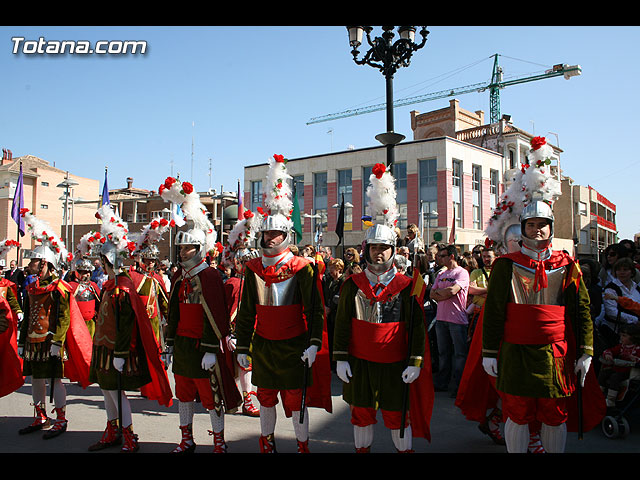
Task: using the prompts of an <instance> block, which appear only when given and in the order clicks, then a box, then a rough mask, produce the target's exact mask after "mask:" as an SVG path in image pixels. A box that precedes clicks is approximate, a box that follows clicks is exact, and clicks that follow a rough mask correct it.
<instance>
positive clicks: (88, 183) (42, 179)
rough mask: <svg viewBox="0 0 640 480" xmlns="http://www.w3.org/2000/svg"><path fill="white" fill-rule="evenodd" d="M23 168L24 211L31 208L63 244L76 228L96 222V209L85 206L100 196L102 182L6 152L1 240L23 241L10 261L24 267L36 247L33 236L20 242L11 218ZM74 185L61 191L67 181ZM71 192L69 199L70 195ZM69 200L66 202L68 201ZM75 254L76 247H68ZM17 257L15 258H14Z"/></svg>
mask: <svg viewBox="0 0 640 480" xmlns="http://www.w3.org/2000/svg"><path fill="white" fill-rule="evenodd" d="M20 165H22V176H23V199H24V207H25V208H28V209H29V210H30V211H31V212H32V213H33V214H34V215H35V216H36V217H37V218H39V219H41V220H43V221H46V222H47V223H49V224H50V225H51V227H52V228H53V229H54V230H55V231H57V232H59V233H60V237H61V239H62V240H63V241H66V238H67V236H68V237H69V239H71V236H72V230H73V225H74V224H79V223H87V222H90V221H92V219H93V220H94V221H95V217H94V214H95V205H96V203H93V204H86V203H83V202H84V201H85V200H90V199H91V200H94V202H95V199H96V198H98V195H99V192H100V190H99V188H100V185H99V181H98V180H93V179H90V178H83V177H79V176H77V175H73V174H71V173H69V172H66V171H64V170H61V169H59V168H56V167H55V166H52V165H50V164H49V162H47V161H46V160H43V159H41V158H38V157H35V156H32V155H24V156H21V157H16V158H13V156H12V155H11V153H10V152H9V151H4V153H3V158H2V162H1V164H0V212H2V213H1V214H0V239H4V238H10V239H13V240H19V242H20V244H21V249H20V251H18V252H16V251H15V250H12V252H11V253H9V256H8V258H7V259H6V261H7V263H9V262H10V261H11V260H18V264H19V265H24V262H23V259H24V258H25V257H26V256H28V254H29V252H30V250H31V249H33V248H34V247H35V246H36V245H35V241H34V240H33V239H32V238H31V235H30V233H29V232H28V231H27V232H25V236H24V237H20V238H19V239H18V226H17V224H16V223H15V222H14V220H13V219H12V218H11V208H12V205H13V198H14V195H15V189H16V186H17V184H18V177H19V174H20ZM67 179H68V180H70V181H71V182H70V183H73V184H74V185H72V186H71V187H69V188H68V190H67V188H65V187H61V186H59V185H61V184H62V183H63V182H65V180H67ZM67 192H68V197H66V194H67ZM65 197H66V198H65ZM65 205H66V209H67V217H66V220H67V223H65ZM67 248H68V250H70V251H72V250H73V248H74V247H73V244H72V243H71V244H70V245H67ZM14 255H15V256H14Z"/></svg>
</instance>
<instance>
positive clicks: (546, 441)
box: [540, 423, 567, 453]
mask: <svg viewBox="0 0 640 480" xmlns="http://www.w3.org/2000/svg"><path fill="white" fill-rule="evenodd" d="M540 441H541V442H542V446H543V447H544V449H545V450H546V451H547V452H549V453H563V452H564V447H565V443H566V441H567V424H566V423H561V424H560V425H557V426H551V425H547V424H544V423H543V424H542V428H541V429H540Z"/></svg>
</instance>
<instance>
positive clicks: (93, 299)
mask: <svg viewBox="0 0 640 480" xmlns="http://www.w3.org/2000/svg"><path fill="white" fill-rule="evenodd" d="M96 234H97V235H98V237H99V236H100V233H98V232H94V231H90V232H87V233H86V234H85V235H83V236H82V238H81V239H80V241H79V242H78V246H77V247H76V252H75V258H74V261H73V263H72V271H73V275H72V278H73V280H71V281H69V285H70V286H71V294H72V295H73V296H74V297H75V299H76V302H77V303H78V307H79V308H80V312H81V313H82V318H84V321H85V323H86V324H87V328H88V329H89V333H90V334H91V337H92V338H93V334H94V332H95V329H96V324H95V319H96V316H97V314H98V305H99V304H100V287H98V285H97V284H96V283H95V282H93V281H92V280H91V272H92V271H93V270H94V267H93V263H91V258H92V257H91V247H92V245H94V242H95V235H96Z"/></svg>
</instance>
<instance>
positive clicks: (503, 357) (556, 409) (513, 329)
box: [482, 137, 605, 453]
mask: <svg viewBox="0 0 640 480" xmlns="http://www.w3.org/2000/svg"><path fill="white" fill-rule="evenodd" d="M550 149H551V147H550V146H548V145H547V144H546V142H545V140H544V138H541V137H535V138H534V139H533V141H532V150H531V153H530V155H529V163H528V165H527V166H523V169H525V170H526V172H525V174H524V175H523V176H522V198H523V202H522V203H523V205H524V207H523V209H522V212H521V214H520V222H521V239H522V246H521V249H520V251H517V252H514V253H509V254H506V255H503V256H501V257H498V258H497V259H496V260H495V262H494V264H493V267H492V273H491V277H490V279H489V290H488V295H487V299H486V302H485V305H484V318H483V342H482V356H483V366H484V369H485V371H486V372H487V373H488V374H490V375H492V376H494V377H497V378H496V388H497V390H498V391H499V392H500V395H501V397H502V406H503V414H504V416H505V418H506V423H505V440H506V444H507V450H508V451H509V452H525V451H526V449H527V444H528V441H529V423H530V422H531V421H533V420H539V421H540V422H541V423H542V427H541V431H540V435H541V441H542V445H543V446H544V448H545V450H546V451H547V452H551V453H555V452H563V451H564V447H565V443H566V432H567V431H568V430H571V429H572V426H569V427H568V425H567V422H568V420H569V421H571V420H572V418H571V416H570V411H571V410H572V408H573V405H572V403H573V402H574V401H575V398H574V397H573V394H574V392H575V391H576V389H577V388H584V393H585V395H584V399H585V401H584V404H583V405H584V407H585V410H584V418H583V420H584V427H583V428H584V429H585V430H588V429H590V428H592V427H593V426H594V425H596V424H597V423H598V422H599V421H600V420H601V418H602V416H603V415H604V411H605V409H604V408H603V407H604V398H603V397H602V392H601V391H600V390H599V388H598V386H597V381H596V379H595V376H594V375H593V371H592V370H591V369H590V368H589V366H590V363H591V356H592V354H593V323H592V321H591V318H590V312H589V295H588V293H587V289H586V287H585V285H584V282H583V281H582V275H581V272H580V268H579V266H578V264H577V263H576V262H575V261H574V259H573V258H572V257H570V256H569V255H568V254H567V253H566V252H562V251H553V250H552V249H551V241H552V239H553V225H554V217H553V211H552V203H553V202H554V201H555V199H556V198H557V197H558V196H559V195H560V187H559V182H558V181H557V180H556V179H555V178H553V177H552V176H551V174H550V172H549V163H550V160H549V156H550V155H549V154H550V153H551V152H550ZM531 219H536V220H543V221H546V222H547V225H549V231H550V235H549V237H548V238H546V239H539V238H530V237H528V236H527V235H526V232H525V225H526V223H527V221H528V220H531Z"/></svg>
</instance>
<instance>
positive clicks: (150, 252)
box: [138, 243, 160, 260]
mask: <svg viewBox="0 0 640 480" xmlns="http://www.w3.org/2000/svg"><path fill="white" fill-rule="evenodd" d="M138 256H139V257H140V258H141V259H143V258H146V259H150V260H158V259H159V258H160V250H158V247H156V246H155V245H154V244H153V243H151V244H149V245H146V246H145V247H144V248H143V249H142V250H140V251H139V252H138Z"/></svg>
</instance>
